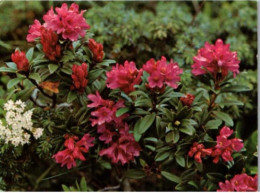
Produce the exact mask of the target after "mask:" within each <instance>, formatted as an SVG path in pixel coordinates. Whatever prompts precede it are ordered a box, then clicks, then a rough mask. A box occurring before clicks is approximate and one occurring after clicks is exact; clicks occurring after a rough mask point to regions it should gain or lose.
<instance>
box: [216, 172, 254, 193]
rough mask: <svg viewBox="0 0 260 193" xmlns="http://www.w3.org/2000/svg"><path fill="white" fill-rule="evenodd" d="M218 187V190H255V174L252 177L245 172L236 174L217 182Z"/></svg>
mask: <svg viewBox="0 0 260 193" xmlns="http://www.w3.org/2000/svg"><path fill="white" fill-rule="evenodd" d="M219 188H220V189H219V190H217V191H218V192H224V191H232V192H234V191H236V192H245V191H257V175H255V177H254V178H253V177H251V176H248V175H247V174H237V175H235V176H234V177H233V178H232V179H231V180H230V181H228V180H226V181H225V183H223V182H219Z"/></svg>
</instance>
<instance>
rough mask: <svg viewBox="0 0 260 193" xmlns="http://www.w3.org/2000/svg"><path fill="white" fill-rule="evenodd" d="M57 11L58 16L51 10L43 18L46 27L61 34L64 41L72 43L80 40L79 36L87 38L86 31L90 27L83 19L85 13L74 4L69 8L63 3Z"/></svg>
mask: <svg viewBox="0 0 260 193" xmlns="http://www.w3.org/2000/svg"><path fill="white" fill-rule="evenodd" d="M55 11H56V12H57V14H55V13H54V10H53V8H51V9H50V10H49V11H48V13H47V14H46V15H44V16H43V20H44V21H45V23H44V27H46V28H47V29H51V30H53V31H55V32H57V34H61V35H62V37H63V39H69V40H71V41H76V40H78V38H79V36H80V37H84V36H85V33H86V32H85V30H87V29H89V28H90V26H89V25H88V24H87V22H86V20H85V18H84V17H83V13H84V12H85V11H81V12H79V7H78V5H77V4H75V3H72V4H71V6H70V7H69V8H68V5H67V3H63V4H62V6H61V7H60V8H58V7H56V8H55Z"/></svg>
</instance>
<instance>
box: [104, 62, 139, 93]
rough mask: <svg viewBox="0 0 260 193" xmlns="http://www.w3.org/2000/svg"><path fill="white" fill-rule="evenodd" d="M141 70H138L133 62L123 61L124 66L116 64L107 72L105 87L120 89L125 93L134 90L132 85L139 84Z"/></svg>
mask: <svg viewBox="0 0 260 193" xmlns="http://www.w3.org/2000/svg"><path fill="white" fill-rule="evenodd" d="M142 74H143V70H142V69H140V70H138V69H137V68H136V66H135V63H134V62H128V61H125V63H124V65H121V64H116V66H113V67H112V70H111V71H109V72H107V87H108V88H111V89H116V88H120V89H121V90H122V91H124V92H125V93H127V94H128V93H130V92H132V91H134V90H135V88H134V85H138V84H140V82H141V81H142V80H141V76H142Z"/></svg>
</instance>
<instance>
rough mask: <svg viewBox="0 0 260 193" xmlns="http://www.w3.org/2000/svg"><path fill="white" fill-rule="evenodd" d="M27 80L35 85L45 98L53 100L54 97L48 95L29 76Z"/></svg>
mask: <svg viewBox="0 0 260 193" xmlns="http://www.w3.org/2000/svg"><path fill="white" fill-rule="evenodd" d="M27 79H28V80H30V81H31V83H32V84H34V85H35V86H36V87H37V88H38V89H39V91H40V92H41V93H42V94H43V95H44V96H46V97H48V98H50V99H53V97H52V96H50V95H48V94H47V93H45V92H44V90H43V89H42V87H40V86H39V85H38V84H37V82H36V81H35V80H33V79H31V78H29V76H27Z"/></svg>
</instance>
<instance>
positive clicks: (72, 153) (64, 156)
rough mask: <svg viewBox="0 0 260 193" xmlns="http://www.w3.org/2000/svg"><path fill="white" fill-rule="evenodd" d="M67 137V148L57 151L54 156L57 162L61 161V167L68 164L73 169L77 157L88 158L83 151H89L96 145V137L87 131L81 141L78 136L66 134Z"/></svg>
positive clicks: (82, 159)
mask: <svg viewBox="0 0 260 193" xmlns="http://www.w3.org/2000/svg"><path fill="white" fill-rule="evenodd" d="M65 139H66V140H65V142H64V146H65V147H66V149H65V150H63V151H59V152H57V153H56V154H55V155H53V156H52V157H53V158H54V159H55V161H56V162H57V163H61V167H63V166H64V165H66V166H67V168H68V169H71V168H72V167H75V166H76V161H75V159H79V160H81V161H85V160H86V158H85V157H84V155H83V153H87V152H88V151H89V148H90V147H93V146H94V144H93V141H94V139H95V138H94V137H91V136H90V135H89V134H88V133H87V134H85V135H84V136H83V137H82V138H81V139H80V140H79V141H78V137H77V136H69V135H65ZM76 141H77V142H76Z"/></svg>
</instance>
